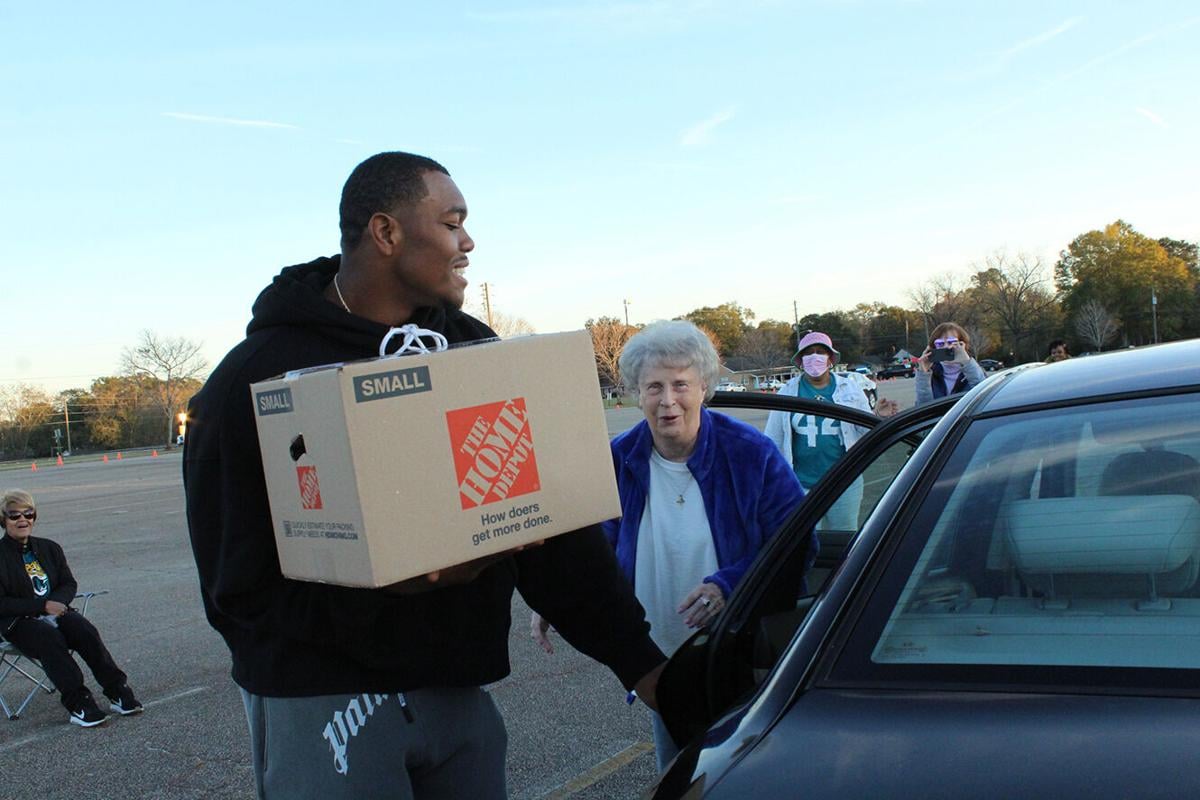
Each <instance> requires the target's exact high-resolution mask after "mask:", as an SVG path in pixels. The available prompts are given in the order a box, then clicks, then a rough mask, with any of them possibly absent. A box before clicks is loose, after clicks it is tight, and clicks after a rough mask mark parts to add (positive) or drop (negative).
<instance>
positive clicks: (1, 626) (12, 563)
mask: <svg viewBox="0 0 1200 800" xmlns="http://www.w3.org/2000/svg"><path fill="white" fill-rule="evenodd" d="M27 541H28V543H29V549H30V550H32V551H33V555H34V557H35V558H37V560H38V563H39V564H41V565H42V569H44V570H45V571H46V578H47V580H49V581H50V591H49V592H47V593H46V595H45V596H44V597H38V596H37V595H36V594H34V593H33V582H32V581H30V580H29V574H28V573H27V572H26V571H25V559H24V556H23V552H24V548H23V547H22V546H21V543H20V542H18V541H17V540H16V539H14V538H12V537H11V536H8V535H7V534H0V636H3V635H4V632H5V631H7V630H8V629H9V628H11V627H12V626H13V623H15V622H16V621H17V620H19V619H23V618H25V617H40V616H41V615H43V614H45V613H46V601H47V600H57V601H58V602H60V603H62V604H63V605H65V606H69V605H71V601H72V600H74V599H75V592H76V591H77V590H78V588H79V585H78V584H77V583H76V582H75V576H74V575H72V574H71V568H70V567H69V566H67V558H66V556H64V555H63V550H62V548H61V547H59V546H58V543H57V542H52V541H50V540H49V539H39V538H38V537H36V536H30V537H29V539H28V540H27Z"/></svg>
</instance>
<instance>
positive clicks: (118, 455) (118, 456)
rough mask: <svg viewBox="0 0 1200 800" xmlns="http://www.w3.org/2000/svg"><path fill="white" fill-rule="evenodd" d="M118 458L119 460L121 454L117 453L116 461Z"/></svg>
mask: <svg viewBox="0 0 1200 800" xmlns="http://www.w3.org/2000/svg"><path fill="white" fill-rule="evenodd" d="M120 460H121V454H120V453H117V461H120Z"/></svg>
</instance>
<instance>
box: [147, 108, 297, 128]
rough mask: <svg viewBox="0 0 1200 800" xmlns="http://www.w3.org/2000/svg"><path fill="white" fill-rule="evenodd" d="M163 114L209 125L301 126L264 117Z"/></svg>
mask: <svg viewBox="0 0 1200 800" xmlns="http://www.w3.org/2000/svg"><path fill="white" fill-rule="evenodd" d="M162 115H163V116H164V117H170V118H171V119H181V120H183V121H184V122H203V123H205V124H207V125H234V126H237V127H241V128H287V129H289V130H299V127H298V126H296V125H289V124H287V123H286V122H270V121H268V120H263V119H237V118H236V117H210V116H207V115H205V114H187V113H184V112H182V111H164V112H162Z"/></svg>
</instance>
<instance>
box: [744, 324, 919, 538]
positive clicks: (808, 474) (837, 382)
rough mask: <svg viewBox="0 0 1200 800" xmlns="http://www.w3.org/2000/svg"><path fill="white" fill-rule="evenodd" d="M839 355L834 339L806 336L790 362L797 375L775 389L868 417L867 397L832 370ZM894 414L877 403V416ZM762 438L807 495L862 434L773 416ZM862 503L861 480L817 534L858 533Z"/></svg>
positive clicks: (836, 424)
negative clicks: (771, 443)
mask: <svg viewBox="0 0 1200 800" xmlns="http://www.w3.org/2000/svg"><path fill="white" fill-rule="evenodd" d="M840 356H841V354H840V353H839V352H838V351H837V350H836V349H835V348H834V346H833V340H831V339H830V338H829V335H828V334H825V333H821V332H820V331H809V332H808V333H806V334H805V335H804V337H803V338H802V339H801V340H800V343H799V345H797V348H796V355H794V356H792V363H793V364H795V365H796V366H797V367H800V369H801V370H802V371H801V373H800V374H799V375H797V376H796V377H794V378H792V379H791V380H790V381H788V382H787V383H786V384H784V387H783V388H782V389H780V390H779V393H780V394H786V395H791V396H792V397H803V398H806V399H809V400H818V401H826V402H830V403H837V404H838V405H843V406H850V407H851V408H857V409H858V410H859V411H863V412H866V413H867V414H870V413H871V404H870V403H869V402H868V401H867V396H866V394H864V393H863V390H862V388H861V387H859V385H858V384H857V383H855V382H854V381H852V380H850V379H848V378H845V377H842V376H839V375H837V374H836V373H834V372H833V371H832V367H833V365H834V364H836V363H837V361H838V358H839V357H840ZM898 410H899V407H898V406H897V405H896V402H895V401H893V400H886V399H885V400H880V401H879V402H878V404H877V408H876V413H878V414H879V416H881V417H890V416H891V415H892V414H895V413H896V411H898ZM764 433H766V435H767V436H768V437H770V438H771V439H772V440H773V441H774V442H775V445H776V446H777V447H778V448H779V451H780V452H781V453H783V457H784V459H785V460H786V461H787V462H788V464H789V465H790V466H791V467H792V469H793V471H795V473H796V477H797V478H798V479H799V481H800V485H801V486H803V487H804V491H805V492H808V491H810V490H811V489H812V487H813V485H815V484H816V483H817V481H819V480H820V479H821V476H823V475H824V474H825V472H826V470H828V469H829V467H830V466H832V465H833V463H834V462H835V461H837V460H838V459H839V458H841V457H842V455H843V454H844V453H845V452H846V451H847V450H848V449H850V448H851V447H852V446H853V445H854V443H855V442H857V441H858V440H859V437H861V436H862V435H863V434H864V433H866V429H864V428H862V427H860V426H858V425H851V424H849V423H842V422H841V421H839V420H835V419H830V418H828V417H819V416H815V415H809V414H789V413H785V412H782V411H772V412H771V414H770V415H769V416H768V417H767V425H766V428H765V430H764ZM861 504H862V479H861V478H860V479H859V480H858V481H856V482H855V483H854V485H852V486H851V487H850V488H849V489H847V490H846V492H845V493H844V494H843V495H842V497H841V498H840V499H839V500H838V501H837V502H836V503H834V504H833V507H831V508H830V509H829V512H828V513H827V514H826V515H825V517H824V518H823V519H822V520H821V522H820V524H819V525H818V529H820V530H849V531H854V530H858V509H859V506H860V505H861Z"/></svg>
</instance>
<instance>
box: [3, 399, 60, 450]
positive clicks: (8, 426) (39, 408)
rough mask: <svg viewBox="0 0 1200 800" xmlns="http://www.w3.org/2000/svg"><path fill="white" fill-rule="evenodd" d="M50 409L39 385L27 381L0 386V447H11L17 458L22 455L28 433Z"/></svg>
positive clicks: (38, 424)
mask: <svg viewBox="0 0 1200 800" xmlns="http://www.w3.org/2000/svg"><path fill="white" fill-rule="evenodd" d="M53 413H54V407H53V406H52V405H51V403H50V395H49V394H47V393H46V391H45V390H44V389H42V388H41V387H38V386H32V385H30V384H27V383H18V384H15V385H13V386H7V387H0V450H4V451H9V450H11V453H12V454H13V455H15V456H16V457H18V458H19V457H21V456H23V455H25V453H26V452H27V451H28V449H29V438H30V436H32V435H33V432H34V431H36V430H37V429H38V428H39V427H41V426H42V425H45V424H46V422H47V421H48V420H49V419H50V417H51V415H52V414H53Z"/></svg>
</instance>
